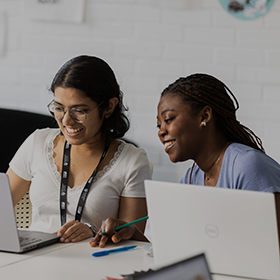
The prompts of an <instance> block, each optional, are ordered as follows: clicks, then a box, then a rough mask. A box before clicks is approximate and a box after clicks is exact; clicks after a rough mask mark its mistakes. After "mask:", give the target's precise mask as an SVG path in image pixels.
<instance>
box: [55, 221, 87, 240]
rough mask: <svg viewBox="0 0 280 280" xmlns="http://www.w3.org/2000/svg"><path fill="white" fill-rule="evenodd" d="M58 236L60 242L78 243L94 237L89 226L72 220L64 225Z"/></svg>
mask: <svg viewBox="0 0 280 280" xmlns="http://www.w3.org/2000/svg"><path fill="white" fill-rule="evenodd" d="M57 235H58V236H59V237H60V242H63V243H69V242H78V241H81V240H84V239H86V238H89V237H92V231H91V229H90V228H89V227H88V226H87V225H85V224H83V223H80V222H76V221H74V220H72V221H69V222H68V223H66V224H64V225H63V226H62V227H61V229H60V230H59V231H58V232H57Z"/></svg>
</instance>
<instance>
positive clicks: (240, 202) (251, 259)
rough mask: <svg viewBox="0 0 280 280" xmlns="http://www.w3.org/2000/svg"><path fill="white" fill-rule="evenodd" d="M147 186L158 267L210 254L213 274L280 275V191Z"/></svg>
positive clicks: (272, 278)
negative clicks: (276, 193)
mask: <svg viewBox="0 0 280 280" xmlns="http://www.w3.org/2000/svg"><path fill="white" fill-rule="evenodd" d="M145 190H146V197H147V206H148V215H149V220H150V221H149V222H150V230H151V241H152V246H153V254H154V260H155V264H156V265H161V266H163V265H167V264H168V263H170V262H174V261H178V260H180V259H184V258H187V257H191V256H194V255H197V254H199V253H205V255H206V258H207V261H208V264H209V269H210V271H211V273H212V274H217V275H229V276H234V277H247V278H248V279H262V280H279V279H280V258H279V232H278V231H279V230H280V226H279V224H278V223H277V219H278V222H279V223H280V221H279V216H277V215H276V207H279V205H278V203H276V200H278V196H277V195H274V194H272V193H263V192H255V191H245V190H232V189H223V188H213V187H205V186H196V185H186V184H178V183H169V182H159V181H151V180H146V181H145ZM279 210H280V208H278V214H279V212H280V211H279ZM279 215H280V214H279Z"/></svg>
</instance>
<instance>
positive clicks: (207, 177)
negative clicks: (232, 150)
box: [189, 142, 231, 184]
mask: <svg viewBox="0 0 280 280" xmlns="http://www.w3.org/2000/svg"><path fill="white" fill-rule="evenodd" d="M230 143H231V142H228V143H227V144H226V146H225V148H224V149H223V150H222V152H221V154H220V156H219V157H218V159H217V160H216V161H215V163H214V165H213V166H212V168H211V170H210V171H209V172H208V174H209V175H208V176H207V174H206V173H205V177H206V180H207V181H208V180H209V179H210V174H211V172H212V170H213V169H214V167H215V165H216V164H217V163H218V162H219V160H220V158H221V156H222V154H223V152H224V151H225V150H226V149H227V147H228V146H229V145H230ZM195 163H196V162H194V163H193V165H192V168H191V172H190V177H189V184H191V179H192V173H193V168H194V166H195Z"/></svg>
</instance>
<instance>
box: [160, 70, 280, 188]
mask: <svg viewBox="0 0 280 280" xmlns="http://www.w3.org/2000/svg"><path fill="white" fill-rule="evenodd" d="M228 93H229V94H230V95H229V94H228ZM233 101H234V102H235V104H236V107H235V106H234V102H233ZM238 107H239V105H238V102H237V100H236V98H235V96H234V95H233V93H232V92H231V91H230V89H229V88H228V87H227V86H226V85H225V84H224V83H223V82H221V81H220V80H218V79H216V78H214V77H212V76H210V75H206V74H193V75H190V76H188V77H186V78H179V79H178V80H176V81H175V82H174V83H172V84H171V85H169V86H168V87H167V88H166V89H165V90H164V91H163V92H162V94H161V99H160V102H159V104H158V115H157V126H158V128H159V131H158V136H159V139H160V141H161V142H162V143H163V145H164V146H165V152H166V153H167V154H168V155H169V158H170V160H171V161H172V162H180V161H186V160H194V164H193V166H192V168H190V169H189V170H188V171H187V172H186V174H185V176H184V177H183V178H182V179H181V183H186V184H194V185H205V186H212V187H220V188H231V189H243V190H255V191H264V192H280V165H279V164H278V163H277V162H276V161H274V160H273V159H272V158H270V157H269V156H267V155H266V154H265V151H264V148H263V146H262V142H261V139H260V138H259V137H257V136H256V135H255V134H254V133H253V132H252V131H251V130H250V129H249V128H247V127H245V126H243V125H242V124H240V123H239V122H238V121H237V119H236V115H235V112H236V110H237V109H238Z"/></svg>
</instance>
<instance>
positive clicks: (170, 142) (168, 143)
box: [164, 140, 175, 148]
mask: <svg viewBox="0 0 280 280" xmlns="http://www.w3.org/2000/svg"><path fill="white" fill-rule="evenodd" d="M174 142H175V141H174V140H172V141H169V142H165V143H164V146H165V148H167V147H168V146H170V145H172V144H173V143H174Z"/></svg>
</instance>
